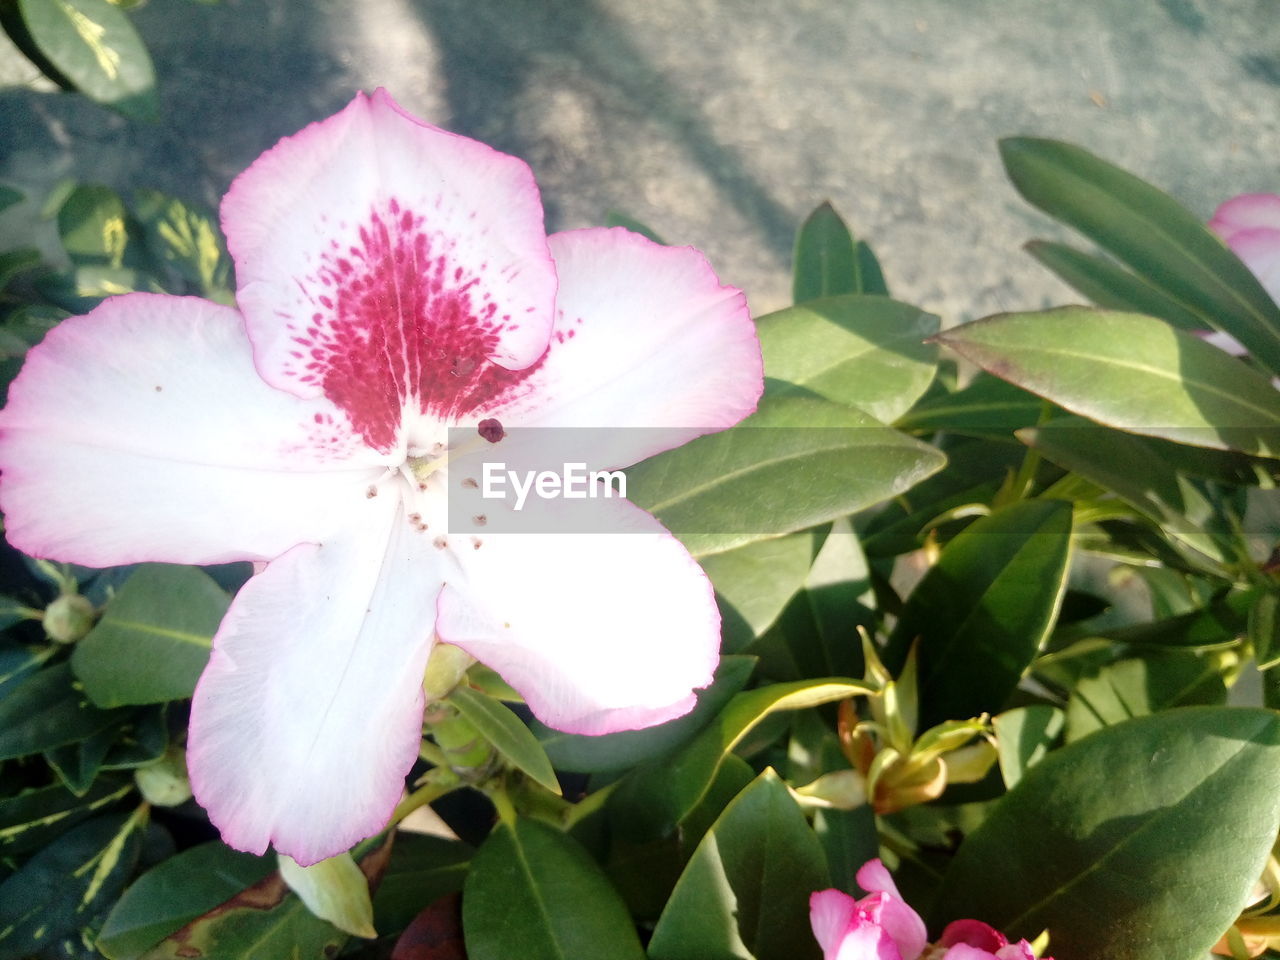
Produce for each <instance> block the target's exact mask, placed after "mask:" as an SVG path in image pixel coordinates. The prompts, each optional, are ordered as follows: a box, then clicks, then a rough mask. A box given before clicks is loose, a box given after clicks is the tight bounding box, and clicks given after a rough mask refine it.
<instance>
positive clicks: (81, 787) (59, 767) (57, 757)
mask: <svg viewBox="0 0 1280 960" xmlns="http://www.w3.org/2000/svg"><path fill="white" fill-rule="evenodd" d="M125 722H126V718H124V717H121V718H120V719H119V720H117V721H116V722H115V723H113V724H112V725H111V726H109V727H107V728H106V729H105V730H99V731H98V732H97V733H95V734H93V735H92V736H90V737H85V739H83V740H81V741H80V742H79V743H68V744H66V745H64V746H61V747H55V748H54V749H52V750H49V751H47V752H46V753H45V755H44V759H45V762H46V763H48V764H49V766H51V767H52V768H53V770H54V772H55V773H57V775H58V779H59V780H61V781H62V783H63V785H64V786H65V787H66V788H67V789H68V790H70V791H71V792H72V793H74V794H75V795H76V796H78V797H82V796H84V795H85V793H87V792H88V790H89V788H90V787H91V786H93V782H94V780H96V779H97V777H98V771H99V770H101V769H102V762H103V761H104V760H105V759H106V757H107V752H108V751H109V750H110V749H111V744H112V743H114V742H115V739H116V737H117V736H119V735H120V733H121V732H122V729H123V727H124V725H125Z"/></svg>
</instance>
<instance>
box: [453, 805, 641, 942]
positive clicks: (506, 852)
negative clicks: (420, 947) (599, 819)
mask: <svg viewBox="0 0 1280 960" xmlns="http://www.w3.org/2000/svg"><path fill="white" fill-rule="evenodd" d="M462 925H463V931H464V933H465V936H466V943H467V956H468V958H469V960H511V958H513V957H520V958H521V960H581V958H583V957H590V958H592V960H644V950H643V949H641V947H640V941H639V939H638V938H637V936H636V931H635V927H634V926H633V925H632V921H631V917H630V916H629V915H628V913H627V909H626V907H625V906H623V903H622V899H621V898H620V897H619V896H618V892H617V891H616V890H615V889H614V888H613V885H612V884H611V883H610V882H609V880H608V878H607V877H606V876H605V875H604V872H603V871H602V870H601V869H600V867H599V866H597V865H596V863H595V861H594V860H592V859H591V857H590V856H589V855H588V854H587V852H586V851H585V850H583V849H582V847H581V846H580V845H579V844H578V843H577V841H575V840H574V839H573V838H572V837H569V836H567V835H565V834H563V833H561V832H559V831H558V830H555V829H553V828H551V827H548V826H546V825H545V824H542V823H539V822H538V821H536V820H525V819H518V820H516V822H515V824H514V826H513V825H510V824H505V823H503V824H499V825H498V826H497V827H496V828H494V830H493V832H492V833H491V834H489V838H488V839H487V840H486V841H485V842H484V845H483V846H481V847H480V849H479V851H477V852H476V855H475V859H474V860H473V861H472V864H471V870H470V871H469V872H468V874H467V880H466V886H465V887H464V888H463V894H462Z"/></svg>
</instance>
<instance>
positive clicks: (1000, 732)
mask: <svg viewBox="0 0 1280 960" xmlns="http://www.w3.org/2000/svg"><path fill="white" fill-rule="evenodd" d="M1065 722H1066V715H1065V714H1064V713H1063V712H1062V711H1061V710H1059V709H1058V708H1057V707H1054V706H1050V705H1049V704H1047V703H1037V704H1033V705H1032V706H1029V707H1018V708H1017V709H1016V710H1006V711H1005V712H1004V713H1001V714H997V715H996V716H995V717H993V718H992V720H991V723H992V725H993V726H994V727H995V732H996V750H997V751H998V753H999V757H1000V775H1001V776H1002V777H1003V778H1004V785H1005V786H1006V787H1008V788H1009V789H1013V787H1014V785H1015V784H1017V782H1018V781H1019V780H1021V779H1022V777H1023V775H1024V774H1026V772H1027V770H1029V769H1030V768H1031V767H1033V766H1035V765H1036V764H1037V763H1039V762H1040V761H1041V760H1043V759H1044V758H1045V756H1047V755H1048V753H1049V750H1050V748H1051V747H1052V746H1053V744H1054V742H1055V741H1057V739H1058V738H1059V737H1061V736H1062V727H1063V724H1064V723H1065Z"/></svg>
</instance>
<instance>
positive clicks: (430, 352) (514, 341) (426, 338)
mask: <svg viewBox="0 0 1280 960" xmlns="http://www.w3.org/2000/svg"><path fill="white" fill-rule="evenodd" d="M222 223H223V228H224V230H225V231H226V234H227V243H228V246H229V247H230V250H231V253H232V255H233V257H234V259H235V262H236V276H237V281H238V284H239V291H238V293H237V301H238V302H239V304H240V308H241V309H242V310H243V311H244V314H245V317H246V319H247V321H248V327H249V336H250V338H251V339H252V340H253V343H254V350H255V357H256V359H257V362H258V366H259V369H260V370H261V372H262V375H263V377H265V378H266V380H267V381H268V382H269V383H271V384H273V385H274V386H277V387H280V388H281V389H284V390H289V391H291V392H293V393H295V394H297V395H298V396H303V397H318V396H326V397H329V398H330V399H331V400H333V401H334V402H335V403H337V404H338V405H339V406H340V407H342V408H343V409H344V410H346V411H347V412H348V413H349V414H350V415H351V418H352V421H353V423H354V424H355V426H356V429H357V430H358V431H359V432H360V434H361V435H362V436H363V437H364V438H365V440H366V441H367V442H368V443H369V444H370V445H371V446H373V447H376V448H377V449H379V450H384V451H387V450H391V449H392V448H395V447H397V445H400V446H403V445H404V444H406V443H408V444H419V445H423V446H429V445H430V444H431V442H433V441H434V440H437V439H439V438H437V437H431V438H420V437H414V436H409V437H405V436H403V435H402V433H401V424H402V421H404V420H405V419H406V417H410V418H411V417H412V416H413V415H415V414H422V413H430V414H432V415H433V416H434V419H435V420H437V421H438V420H440V419H445V420H448V419H453V418H455V417H456V416H458V415H461V414H463V413H465V412H466V411H467V410H469V409H470V408H472V407H474V406H476V405H477V404H479V403H481V402H484V401H486V400H490V399H492V397H493V396H495V395H496V394H499V393H501V392H503V391H504V390H507V389H508V388H510V387H511V386H512V385H513V384H515V383H518V381H519V377H513V376H512V375H511V371H512V370H518V369H520V368H523V367H527V366H528V365H529V364H531V363H533V362H534V361H535V360H537V359H538V357H539V356H540V355H541V354H542V353H543V351H544V350H545V348H546V344H547V339H548V337H549V336H550V331H551V322H552V307H553V303H554V298H555V290H556V279H555V267H554V265H553V264H552V262H551V258H550V254H549V253H548V250H547V242H546V234H545V231H544V228H543V225H542V203H541V200H540V198H539V195H538V188H537V185H536V184H535V183H534V180H533V175H532V173H531V172H530V170H529V168H528V167H527V166H526V165H525V164H524V163H523V162H522V161H520V160H517V159H516V158H514V157H509V156H506V155H505V154H501V153H498V152H497V151H496V150H493V149H491V148H489V147H487V146H485V145H483V144H481V143H477V142H475V141H473V140H468V139H466V138H465V137H458V136H455V135H453V134H450V133H446V132H445V131H443V130H439V129H436V128H435V127H432V126H429V125H427V124H424V123H421V122H420V121H418V120H416V119H415V118H413V117H411V116H410V115H409V114H407V113H405V112H404V110H402V109H401V108H400V107H399V106H398V105H397V104H396V103H395V102H394V101H393V100H392V99H391V97H390V96H388V95H387V93H386V92H385V91H383V90H379V91H377V92H376V93H375V94H374V95H373V97H372V98H368V97H365V96H364V94H359V95H357V96H356V98H355V100H353V101H352V102H351V104H350V105H349V106H347V107H346V109H344V110H343V111H342V112H341V113H339V114H337V115H335V116H333V117H330V118H329V119H327V120H324V121H322V122H320V123H316V124H312V125H311V126H310V127H307V128H306V129H305V130H303V131H302V132H301V133H298V134H296V135H295V136H292V137H286V138H285V139H284V140H281V141H280V143H279V144H277V145H276V146H275V147H274V148H272V149H271V150H269V151H267V153H265V154H263V156H262V157H260V158H259V159H258V160H257V161H256V162H255V163H254V164H253V166H251V167H250V168H249V169H248V170H247V171H245V173H243V174H241V176H240V177H238V178H237V179H236V181H235V182H234V183H233V184H232V186H231V190H230V191H229V192H228V194H227V196H226V198H225V199H224V200H223V204H222ZM508 368H510V369H508Z"/></svg>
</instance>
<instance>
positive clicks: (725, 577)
mask: <svg viewBox="0 0 1280 960" xmlns="http://www.w3.org/2000/svg"><path fill="white" fill-rule="evenodd" d="M821 545H822V531H821V529H819V530H802V531H800V532H799V533H792V534H787V535H786V536H783V537H774V538H773V539H770V540H757V541H755V542H754V543H748V544H744V545H743V546H741V547H735V548H734V549H732V550H726V551H724V552H723V553H716V554H712V555H711V556H709V557H705V558H704V559H703V560H702V564H701V566H702V569H703V571H704V572H705V573H706V575H707V577H708V578H709V579H710V580H711V584H712V586H714V587H715V588H716V600H717V601H718V603H719V605H720V613H721V618H722V619H721V633H722V636H723V642H722V645H721V649H723V650H728V651H739V650H742V649H743V648H745V647H746V646H747V645H748V644H750V643H751V641H753V640H755V639H756V637H758V636H760V635H761V634H762V633H764V632H765V631H766V630H767V629H769V627H770V625H772V624H773V622H774V621H775V620H777V619H778V615H779V614H781V613H782V611H783V609H784V608H785V607H786V605H787V603H788V601H790V600H791V598H792V597H793V596H795V595H796V593H797V592H798V591H799V590H800V588H801V587H803V586H804V582H805V578H806V577H808V575H809V570H810V568H811V567H812V566H813V561H814V557H815V556H817V552H818V549H819V547H820V546H821Z"/></svg>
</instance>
